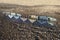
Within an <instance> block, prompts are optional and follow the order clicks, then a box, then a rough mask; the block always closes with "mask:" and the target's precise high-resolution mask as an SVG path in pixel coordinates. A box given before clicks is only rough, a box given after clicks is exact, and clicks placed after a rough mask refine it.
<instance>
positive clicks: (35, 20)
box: [3, 12, 57, 27]
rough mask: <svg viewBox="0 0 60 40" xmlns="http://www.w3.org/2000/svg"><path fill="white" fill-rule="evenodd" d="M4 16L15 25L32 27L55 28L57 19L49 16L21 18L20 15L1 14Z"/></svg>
mask: <svg viewBox="0 0 60 40" xmlns="http://www.w3.org/2000/svg"><path fill="white" fill-rule="evenodd" d="M3 14H5V17H6V18H7V19H8V20H10V21H14V22H17V23H22V22H24V23H27V24H30V23H32V24H33V25H37V26H49V27H51V26H55V25H56V22H57V19H56V18H54V17H50V16H45V15H41V16H37V15H29V17H23V16H22V15H21V14H20V13H15V12H3Z"/></svg>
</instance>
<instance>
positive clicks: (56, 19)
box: [48, 17, 57, 21]
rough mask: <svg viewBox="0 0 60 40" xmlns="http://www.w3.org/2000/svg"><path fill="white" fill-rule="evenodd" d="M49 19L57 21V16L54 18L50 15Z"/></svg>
mask: <svg viewBox="0 0 60 40" xmlns="http://www.w3.org/2000/svg"><path fill="white" fill-rule="evenodd" d="M48 19H49V20H48V21H57V19H56V18H53V17H48Z"/></svg>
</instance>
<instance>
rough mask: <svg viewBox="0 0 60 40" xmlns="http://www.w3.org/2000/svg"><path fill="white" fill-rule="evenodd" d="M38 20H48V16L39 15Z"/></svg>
mask: <svg viewBox="0 0 60 40" xmlns="http://www.w3.org/2000/svg"><path fill="white" fill-rule="evenodd" d="M38 20H46V21H47V20H48V17H47V16H38Z"/></svg>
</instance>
